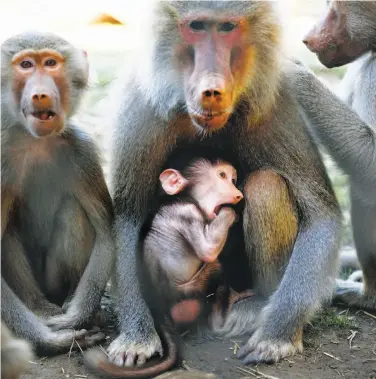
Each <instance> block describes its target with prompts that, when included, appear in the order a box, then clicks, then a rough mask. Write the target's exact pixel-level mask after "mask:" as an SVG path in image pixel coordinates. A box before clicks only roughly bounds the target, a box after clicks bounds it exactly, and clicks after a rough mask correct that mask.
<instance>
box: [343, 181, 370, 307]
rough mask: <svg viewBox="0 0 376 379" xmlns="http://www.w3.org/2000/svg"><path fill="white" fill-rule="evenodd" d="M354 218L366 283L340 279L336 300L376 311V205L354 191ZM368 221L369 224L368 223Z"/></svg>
mask: <svg viewBox="0 0 376 379" xmlns="http://www.w3.org/2000/svg"><path fill="white" fill-rule="evenodd" d="M351 204H352V206H351V216H352V222H353V230H354V240H355V246H356V250H357V253H358V259H359V262H360V265H361V267H362V270H363V275H362V276H363V283H359V282H355V281H353V280H340V279H338V280H337V288H336V300H340V301H342V302H345V303H346V304H348V305H352V306H355V307H358V308H367V309H371V310H376V274H375V273H376V205H374V204H372V203H368V202H367V203H365V199H364V198H359V197H358V196H357V195H356V191H354V189H353V187H352V188H351ZM365 220H366V222H365Z"/></svg>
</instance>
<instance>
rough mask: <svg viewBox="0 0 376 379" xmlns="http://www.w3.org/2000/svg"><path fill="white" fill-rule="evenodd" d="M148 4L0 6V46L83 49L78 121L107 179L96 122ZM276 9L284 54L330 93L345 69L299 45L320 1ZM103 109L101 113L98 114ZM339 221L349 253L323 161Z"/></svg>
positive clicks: (337, 182) (281, 2)
mask: <svg viewBox="0 0 376 379" xmlns="http://www.w3.org/2000/svg"><path fill="white" fill-rule="evenodd" d="M150 1H153V0H105V1H103V0H102V1H100V0H89V1H79V0H65V1H64V2H51V1H47V0H37V1H30V0H29V1H26V0H1V13H0V42H1V43H2V42H3V41H4V40H5V39H6V38H8V37H10V36H11V35H13V34H16V33H19V32H22V31H25V30H41V31H49V32H54V33H57V34H59V35H61V36H62V37H64V38H66V39H67V40H69V41H70V42H72V43H73V44H75V45H77V46H79V47H81V48H83V49H85V50H86V51H87V52H88V56H89V60H90V89H89V91H88V93H87V96H86V98H85V99H84V104H83V105H84V108H83V109H84V112H83V114H81V115H80V116H79V117H81V120H82V121H83V124H84V125H85V128H86V129H87V130H88V131H89V132H90V133H91V134H92V135H93V136H94V138H95V139H96V141H97V142H98V144H99V145H100V146H101V148H102V152H103V162H104V169H105V173H106V175H107V174H108V150H109V144H110V135H111V134H110V133H109V130H108V128H109V125H108V124H107V123H102V122H97V119H96V114H97V112H98V109H100V107H101V105H103V104H106V105H105V106H106V107H107V108H105V109H108V112H111V104H108V103H106V99H107V94H108V92H109V89H110V88H111V84H112V83H113V81H114V79H115V78H116V77H117V76H118V75H121V72H122V70H123V69H124V67H125V66H126V64H127V56H128V55H130V54H131V53H132V51H135V50H136V49H137V48H138V47H139V45H140V43H139V42H140V38H141V37H142V36H143V28H142V27H143V21H144V15H145V12H144V9H145V7H148V4H150ZM275 1H276V4H277V6H279V8H280V12H281V19H282V22H283V26H284V44H285V48H286V50H287V52H288V53H289V54H290V55H292V56H294V57H296V58H298V59H299V60H301V61H303V63H304V64H306V65H307V66H309V67H310V68H311V69H313V70H314V71H315V73H316V74H317V75H318V76H319V77H320V79H321V80H323V81H325V82H326V83H327V84H329V86H330V87H331V88H332V89H333V90H336V86H337V84H338V82H339V80H340V79H341V78H342V76H343V74H344V72H345V70H346V68H339V69H334V70H330V71H329V70H327V69H326V68H325V67H324V66H322V65H321V63H320V62H319V61H318V60H317V58H316V56H315V55H314V54H312V53H311V52H309V51H308V49H307V48H306V47H305V46H304V45H303V43H302V42H301V40H302V37H303V36H304V34H305V33H306V32H307V31H308V30H309V29H310V28H311V27H312V25H313V24H314V22H315V21H316V20H317V19H318V17H319V16H320V15H321V14H322V12H323V11H324V9H325V4H326V0H305V1H301V0H275ZM102 109H103V108H102ZM324 159H325V164H326V166H327V167H328V170H329V174H330V177H331V179H332V182H333V185H334V187H335V191H336V193H337V196H338V199H339V201H340V203H341V207H342V210H343V214H344V219H345V229H344V236H343V244H344V248H346V249H351V248H352V244H353V242H352V235H351V225H350V220H349V197H348V186H347V179H346V177H345V176H344V175H343V174H342V173H341V172H339V171H338V170H337V168H336V167H335V165H334V164H333V162H332V161H331V160H330V159H329V158H328V157H327V156H325V155H324Z"/></svg>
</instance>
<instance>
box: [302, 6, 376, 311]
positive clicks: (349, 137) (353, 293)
mask: <svg viewBox="0 0 376 379" xmlns="http://www.w3.org/2000/svg"><path fill="white" fill-rule="evenodd" d="M304 43H305V44H306V45H307V47H308V48H309V49H310V50H311V51H313V52H314V53H316V54H317V56H318V58H319V59H320V61H321V62H322V63H323V64H324V65H325V66H327V67H329V68H331V67H338V66H342V65H344V64H347V63H350V62H353V61H355V60H356V62H354V63H353V64H352V65H351V66H350V67H349V69H348V71H347V73H346V75H345V77H344V78H343V81H342V83H341V86H340V91H341V92H340V93H339V96H340V97H341V98H342V99H343V100H344V101H346V103H347V105H349V106H350V107H352V109H353V110H354V111H355V112H356V113H357V114H358V115H359V117H356V116H355V114H354V113H353V112H351V116H349V114H348V112H347V111H343V110H344V109H345V107H344V104H341V103H340V102H339V101H337V100H335V101H334V102H333V101H332V102H331V103H330V107H329V106H328V103H326V102H325V101H326V100H327V99H328V98H329V96H330V95H328V94H327V91H326V90H325V95H324V96H320V99H317V98H315V101H314V102H313V103H310V100H309V98H308V97H307V96H306V93H307V89H306V88H304V87H303V84H307V83H306V81H303V84H299V83H298V93H299V94H302V93H303V92H304V94H303V95H302V96H300V97H299V101H300V103H301V104H302V106H303V109H304V111H305V112H306V115H307V116H308V117H309V119H310V121H311V122H310V123H309V125H311V130H312V132H313V134H314V135H316V136H317V137H318V140H319V141H320V142H321V143H322V144H323V145H324V146H325V147H326V148H327V150H328V152H329V153H330V154H331V155H332V156H333V157H334V159H335V160H336V162H337V163H338V165H339V166H340V167H341V168H342V169H343V170H344V172H345V173H346V174H347V175H348V176H349V181H350V193H351V219H352V225H353V234H354V242H355V247H356V251H357V255H358V259H359V262H360V265H361V267H362V271H363V279H364V280H363V281H364V283H354V282H353V283H352V282H351V281H347V282H344V281H342V280H338V282H337V284H338V286H337V291H336V293H337V295H338V298H339V299H341V300H342V301H345V302H347V303H349V304H350V305H354V306H358V307H367V308H371V309H376V148H375V141H376V134H375V133H376V102H375V96H376V84H375V83H376V57H375V54H374V52H375V48H376V1H332V2H330V3H329V5H328V9H327V13H326V15H325V17H324V18H323V19H322V20H320V22H318V23H317V25H315V27H314V28H313V29H312V30H311V31H310V32H309V33H308V35H307V36H306V37H305V39H304ZM306 79H307V80H308V81H309V82H311V81H312V78H311V77H307V78H306ZM312 86H313V87H314V89H313V91H314V94H318V93H319V92H321V91H322V88H321V86H320V85H319V84H318V83H315V84H313V83H312V84H309V87H308V88H312ZM324 99H325V100H324ZM313 104H315V106H316V107H319V109H320V111H319V112H314V114H312V109H313V108H312V107H313ZM337 110H338V111H341V113H339V116H336V117H332V116H330V115H331V114H333V111H337ZM365 123H367V124H368V126H367V125H366V124H365ZM341 261H343V265H344V264H346V263H347V264H351V265H354V264H355V265H356V264H357V260H356V259H351V261H350V260H349V256H348V255H343V257H341ZM346 261H347V262H346ZM351 278H359V275H358V273H357V274H355V276H352V277H351ZM351 278H349V279H351Z"/></svg>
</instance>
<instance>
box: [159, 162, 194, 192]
mask: <svg viewBox="0 0 376 379" xmlns="http://www.w3.org/2000/svg"><path fill="white" fill-rule="evenodd" d="M159 180H160V181H161V185H162V188H163V190H164V191H165V192H166V193H167V194H168V195H176V194H178V193H179V192H181V191H182V190H183V189H184V188H185V186H186V185H187V184H188V180H187V179H185V178H184V176H183V175H182V174H181V173H180V172H179V171H178V170H174V169H172V168H168V169H167V170H164V171H163V172H162V173H161V175H159Z"/></svg>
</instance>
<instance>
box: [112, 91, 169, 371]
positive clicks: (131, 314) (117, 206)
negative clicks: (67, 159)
mask: <svg viewBox="0 0 376 379" xmlns="http://www.w3.org/2000/svg"><path fill="white" fill-rule="evenodd" d="M132 99H133V100H132ZM132 99H126V100H125V101H124V104H126V106H125V107H124V109H123V112H124V113H123V114H121V115H120V117H119V124H118V128H119V130H118V134H117V136H118V138H117V139H115V146H114V149H113V156H114V158H115V159H114V160H113V165H112V183H113V191H114V193H113V202H114V211H115V228H114V230H115V243H116V250H117V264H116V287H117V288H116V292H117V297H118V302H117V304H118V307H119V310H118V315H119V324H120V325H119V328H120V336H119V337H118V338H117V339H116V340H115V341H114V342H113V343H112V344H111V345H110V347H109V348H108V352H109V355H110V357H111V358H112V359H114V360H115V362H116V363H118V364H120V365H122V364H124V359H125V358H124V357H125V354H124V352H127V358H126V359H127V361H129V363H130V364H132V363H133V362H131V360H132V357H133V359H134V358H135V357H136V359H135V361H137V357H140V356H142V357H146V358H149V357H150V356H151V355H153V354H154V353H155V352H158V351H159V352H162V347H161V342H160V339H159V337H158V334H157V333H156V330H155V327H154V321H153V318H152V316H151V313H150V310H149V309H148V307H147V305H146V302H145V300H144V299H143V297H142V294H141V289H140V284H139V280H138V276H137V255H139V254H140V252H139V244H138V241H139V237H140V230H141V226H142V224H143V222H144V221H145V218H146V216H147V211H148V206H149V205H150V200H151V199H152V197H153V194H154V191H155V190H156V188H157V184H158V176H159V174H160V172H161V170H162V166H163V164H164V163H165V162H164V161H165V159H166V156H167V155H168V152H169V149H170V148H171V147H172V146H174V144H175V143H176V141H175V138H176V132H174V131H169V130H166V129H167V128H168V125H166V122H163V121H162V120H160V119H159V118H158V116H157V115H156V114H155V113H154V111H153V109H152V108H151V107H150V105H147V104H143V102H142V100H141V99H142V94H140V93H135V94H133V95H132ZM132 115H134V116H132ZM140 115H142V117H140ZM175 127H176V126H175Z"/></svg>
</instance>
